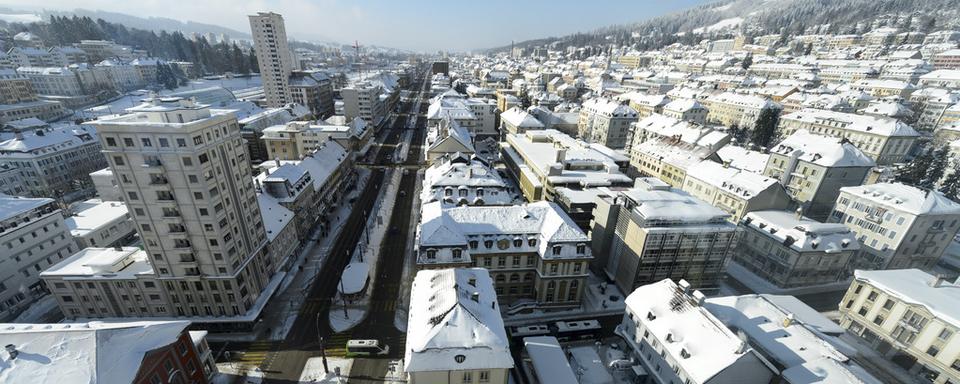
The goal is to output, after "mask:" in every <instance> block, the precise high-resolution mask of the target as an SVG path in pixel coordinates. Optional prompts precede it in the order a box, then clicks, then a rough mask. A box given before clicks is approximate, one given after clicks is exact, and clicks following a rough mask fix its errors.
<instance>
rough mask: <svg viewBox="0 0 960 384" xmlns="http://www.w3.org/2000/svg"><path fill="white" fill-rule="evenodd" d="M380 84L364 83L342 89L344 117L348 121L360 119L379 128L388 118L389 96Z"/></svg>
mask: <svg viewBox="0 0 960 384" xmlns="http://www.w3.org/2000/svg"><path fill="white" fill-rule="evenodd" d="M383 93H384V89H383V87H382V86H380V85H379V84H374V83H372V82H370V81H362V82H358V83H355V84H351V85H350V86H347V87H344V88H342V89H340V97H342V98H343V115H344V116H346V117H347V120H353V118H355V117H359V118H361V119H363V120H364V121H366V122H367V124H370V125H372V126H378V125H380V123H381V122H383V120H384V119H385V118H386V117H387V112H388V111H387V105H386V104H387V103H386V101H387V96H386V95H384V94H383Z"/></svg>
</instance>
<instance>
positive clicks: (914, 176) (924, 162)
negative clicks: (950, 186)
mask: <svg viewBox="0 0 960 384" xmlns="http://www.w3.org/2000/svg"><path fill="white" fill-rule="evenodd" d="M932 160H933V151H932V149H931V148H930V147H929V146H927V147H925V148H922V149H921V150H920V151H919V153H918V154H917V156H914V158H913V160H910V162H908V163H907V164H906V166H904V167H903V168H901V169H900V170H899V172H898V174H897V181H900V182H902V183H906V184H912V185H918V184H919V183H920V180H923V178H924V177H925V176H926V173H927V167H929V166H930V162H931V161H932Z"/></svg>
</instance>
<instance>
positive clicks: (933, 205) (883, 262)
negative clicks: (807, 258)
mask: <svg viewBox="0 0 960 384" xmlns="http://www.w3.org/2000/svg"><path fill="white" fill-rule="evenodd" d="M829 221H830V222H834V223H843V224H845V225H847V226H848V227H850V229H851V230H852V231H854V233H856V235H857V238H858V239H859V240H860V243H862V244H863V245H862V246H861V252H860V254H859V255H858V258H857V260H856V267H857V268H862V269H898V268H919V269H930V268H932V267H933V266H934V265H936V263H937V261H939V260H940V257H941V256H943V253H944V251H945V250H946V248H947V247H948V246H949V245H950V242H951V241H953V237H954V235H956V234H957V231H958V230H960V204H958V203H956V202H954V201H952V200H950V199H948V198H946V197H945V196H943V194H942V193H940V192H937V191H930V190H923V189H920V188H916V187H913V186H909V185H905V184H900V183H877V184H870V185H859V186H850V187H845V188H841V189H840V194H839V196H838V197H837V201H836V205H835V206H834V207H833V212H832V213H831V214H830V218H829Z"/></svg>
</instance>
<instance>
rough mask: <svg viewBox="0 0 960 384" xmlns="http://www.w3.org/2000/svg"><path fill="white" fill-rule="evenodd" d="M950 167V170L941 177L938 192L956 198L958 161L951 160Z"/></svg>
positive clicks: (959, 185) (959, 190) (959, 179)
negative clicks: (944, 176) (945, 175)
mask: <svg viewBox="0 0 960 384" xmlns="http://www.w3.org/2000/svg"><path fill="white" fill-rule="evenodd" d="M950 169H951V170H952V172H950V174H949V175H947V177H946V178H945V179H943V183H942V184H941V185H940V192H943V195H944V196H946V197H947V198H949V199H951V200H957V196H958V195H960V161H958V160H956V159H955V160H953V161H952V162H951V164H950Z"/></svg>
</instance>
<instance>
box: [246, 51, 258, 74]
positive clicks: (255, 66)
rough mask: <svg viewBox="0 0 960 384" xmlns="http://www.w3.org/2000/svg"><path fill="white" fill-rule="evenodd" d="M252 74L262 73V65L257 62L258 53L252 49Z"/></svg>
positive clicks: (250, 58)
mask: <svg viewBox="0 0 960 384" xmlns="http://www.w3.org/2000/svg"><path fill="white" fill-rule="evenodd" d="M249 61H250V73H260V64H259V63H258V62H257V53H256V52H254V51H253V48H250V57H249Z"/></svg>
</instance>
